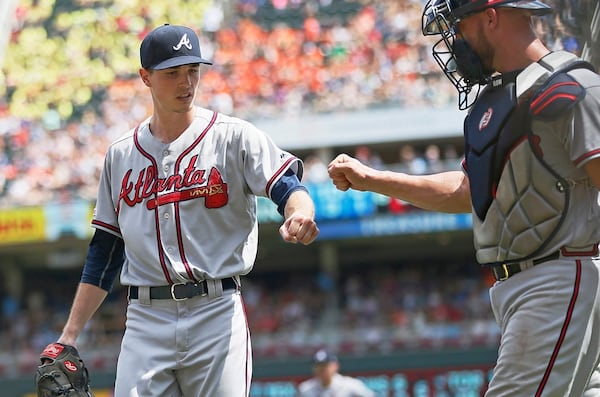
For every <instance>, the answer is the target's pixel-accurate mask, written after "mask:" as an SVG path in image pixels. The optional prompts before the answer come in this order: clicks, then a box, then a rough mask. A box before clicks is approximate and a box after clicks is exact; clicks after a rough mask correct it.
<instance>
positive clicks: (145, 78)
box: [139, 68, 152, 87]
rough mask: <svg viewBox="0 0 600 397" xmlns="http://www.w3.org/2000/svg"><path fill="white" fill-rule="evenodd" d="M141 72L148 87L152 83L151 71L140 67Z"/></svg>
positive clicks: (141, 76)
mask: <svg viewBox="0 0 600 397" xmlns="http://www.w3.org/2000/svg"><path fill="white" fill-rule="evenodd" d="M139 73H140V78H141V79H142V81H143V82H144V84H145V85H146V87H150V86H151V85H152V84H151V83H150V72H148V70H146V69H144V68H140V71H139Z"/></svg>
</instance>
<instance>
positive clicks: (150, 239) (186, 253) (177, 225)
mask: <svg viewBox="0 0 600 397" xmlns="http://www.w3.org/2000/svg"><path fill="white" fill-rule="evenodd" d="M140 58H141V66H142V67H141V69H140V71H139V75H140V77H141V79H142V81H143V83H144V84H145V85H146V86H147V87H148V89H149V91H150V94H151V96H152V100H153V105H154V109H153V114H152V116H151V117H149V118H148V119H147V120H144V121H142V122H141V123H139V125H137V126H136V127H135V128H134V129H132V130H131V131H129V133H127V134H125V135H124V136H123V137H121V138H120V139H118V140H116V141H115V142H113V143H112V145H111V146H110V147H109V149H108V152H107V154H106V158H105V163H104V169H103V172H102V177H101V180H100V186H99V193H98V199H97V203H96V209H95V212H94V216H93V220H92V225H93V226H94V227H95V228H96V231H95V234H94V236H93V238H92V240H91V243H90V246H89V252H88V256H87V259H86V262H85V265H84V268H83V272H82V277H81V282H80V284H79V287H78V290H77V293H76V296H75V298H74V301H73V306H72V308H71V312H70V315H69V318H68V320H67V323H66V325H65V327H64V330H63V332H62V335H61V336H60V338H59V340H58V342H60V343H62V344H65V345H75V343H76V340H77V337H78V335H79V334H80V332H81V330H82V329H83V327H84V325H85V324H86V322H87V321H88V320H89V319H90V318H91V316H92V315H93V313H94V312H95V311H96V310H97V308H98V307H99V305H100V304H101V302H102V301H103V300H104V298H105V297H106V295H107V291H109V290H110V288H111V285H112V284H113V280H114V279H115V277H116V274H117V273H118V271H119V269H121V275H120V277H121V283H122V284H124V285H126V286H128V289H129V305H128V308H127V320H126V330H125V334H124V336H123V340H122V345H121V351H120V355H119V360H118V365H117V375H116V383H115V396H116V397H130V396H144V397H151V396H155V397H175V396H185V397H199V396H206V397H208V396H210V397H236V396H237V397H242V396H248V395H249V389H250V380H251V376H252V355H251V344H250V333H249V330H248V325H247V324H248V323H247V319H246V316H245V312H244V307H243V304H242V296H241V292H240V291H241V280H240V276H242V275H245V274H247V273H248V272H250V270H251V269H252V267H253V263H254V260H255V256H256V251H257V243H258V241H257V231H258V230H257V215H256V205H257V199H256V196H265V197H269V198H270V199H271V200H273V202H275V203H276V204H277V208H278V210H279V212H280V213H281V214H282V215H283V217H284V219H285V220H284V222H283V224H282V226H281V227H280V229H279V232H280V234H281V236H282V238H283V240H285V241H286V242H290V243H301V244H310V243H312V242H313V241H314V240H315V239H316V237H317V235H318V232H319V231H318V228H317V226H316V224H315V221H314V205H313V202H312V200H311V198H310V196H309V195H308V194H307V191H306V189H305V188H304V187H303V186H302V185H301V184H300V182H299V179H300V178H301V176H302V167H303V165H302V163H301V161H300V160H299V159H298V158H296V157H295V156H293V155H291V154H290V153H288V152H286V151H283V150H281V149H279V148H278V147H277V146H276V145H275V144H274V143H273V142H272V141H271V139H270V138H269V137H268V136H267V135H266V134H265V133H263V132H262V131H260V130H258V129H257V128H256V127H254V126H253V125H252V124H250V123H248V122H246V121H243V120H240V119H237V118H234V117H229V116H226V115H223V114H219V113H216V112H213V111H210V110H208V109H204V108H201V107H197V106H195V105H194V99H195V96H196V91H197V89H198V85H199V76H200V65H201V64H210V62H209V61H207V60H205V59H203V58H202V57H201V54H200V48H199V40H198V37H197V35H196V33H195V32H194V31H193V30H192V29H190V28H188V27H184V26H175V25H164V26H160V27H158V28H156V29H154V30H153V31H151V32H150V33H149V34H148V35H146V37H145V38H144V39H143V41H142V43H141V47H140Z"/></svg>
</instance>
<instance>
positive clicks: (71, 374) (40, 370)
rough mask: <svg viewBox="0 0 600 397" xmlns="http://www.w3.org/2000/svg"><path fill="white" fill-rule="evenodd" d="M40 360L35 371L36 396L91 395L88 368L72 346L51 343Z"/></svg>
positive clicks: (89, 396) (90, 396)
mask: <svg viewBox="0 0 600 397" xmlns="http://www.w3.org/2000/svg"><path fill="white" fill-rule="evenodd" d="M40 360H41V362H42V363H41V365H40V366H38V367H37V371H36V373H35V387H36V392H37V395H38V397H57V396H65V397H93V395H92V393H91V392H90V384H89V380H90V379H89V374H88V370H87V368H86V367H85V364H84V363H83V360H82V359H81V357H79V353H78V352H77V349H76V348H75V347H74V346H69V345H63V344H62V343H51V344H49V345H48V346H46V348H45V349H44V351H43V352H42V354H41V355H40Z"/></svg>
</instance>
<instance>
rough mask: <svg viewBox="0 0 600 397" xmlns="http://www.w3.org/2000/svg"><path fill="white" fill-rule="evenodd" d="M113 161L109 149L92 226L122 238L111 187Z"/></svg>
mask: <svg viewBox="0 0 600 397" xmlns="http://www.w3.org/2000/svg"><path fill="white" fill-rule="evenodd" d="M111 159H112V152H111V150H110V148H109V150H108V152H107V154H106V157H105V158H104V167H103V168H102V175H101V176H100V183H99V186H98V196H97V199H96V207H95V208H94V215H93V217H92V226H93V227H95V228H96V229H100V230H104V231H105V232H108V233H111V234H114V235H116V236H117V237H122V236H121V230H120V228H119V223H118V220H117V211H118V208H115V205H114V201H113V193H112V187H111V173H110V169H111Z"/></svg>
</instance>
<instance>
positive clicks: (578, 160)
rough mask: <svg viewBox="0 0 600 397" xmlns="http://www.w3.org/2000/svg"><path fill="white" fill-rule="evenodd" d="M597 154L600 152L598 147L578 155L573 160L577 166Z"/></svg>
mask: <svg viewBox="0 0 600 397" xmlns="http://www.w3.org/2000/svg"><path fill="white" fill-rule="evenodd" d="M596 154H600V149H596V150H592V151H591V152H587V153H585V154H583V155H581V156H579V157H577V158H576V159H575V161H573V164H575V165H576V166H577V165H579V164H581V162H582V161H583V160H585V159H587V158H590V157H592V156H594V155H596Z"/></svg>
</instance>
